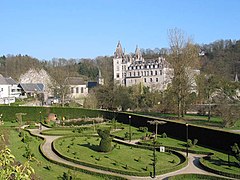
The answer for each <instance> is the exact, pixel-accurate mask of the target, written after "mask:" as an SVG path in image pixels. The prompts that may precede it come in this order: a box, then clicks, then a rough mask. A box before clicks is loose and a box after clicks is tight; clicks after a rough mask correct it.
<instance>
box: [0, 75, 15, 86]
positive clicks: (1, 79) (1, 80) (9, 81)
mask: <svg viewBox="0 0 240 180" xmlns="http://www.w3.org/2000/svg"><path fill="white" fill-rule="evenodd" d="M0 84H1V85H6V84H10V85H13V84H17V83H16V81H14V80H13V79H12V78H11V77H9V78H5V77H3V76H2V75H1V76H0Z"/></svg>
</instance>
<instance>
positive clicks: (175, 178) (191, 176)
mask: <svg viewBox="0 0 240 180" xmlns="http://www.w3.org/2000/svg"><path fill="white" fill-rule="evenodd" d="M168 179H169V180H180V179H209V180H227V178H222V177H217V176H210V175H205V174H180V175H176V176H171V177H169V178H168Z"/></svg>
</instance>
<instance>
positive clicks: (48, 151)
mask: <svg viewBox="0 0 240 180" xmlns="http://www.w3.org/2000/svg"><path fill="white" fill-rule="evenodd" d="M46 129H49V128H46V127H45V126H42V128H41V130H40V129H30V131H31V133H32V134H34V135H36V136H39V137H43V138H44V139H45V140H46V142H45V143H44V144H43V146H42V150H43V152H44V154H45V155H46V156H47V158H48V159H52V160H54V161H57V162H60V163H63V164H67V165H70V166H73V167H76V168H81V169H84V170H88V171H93V172H98V173H101V174H109V175H115V176H120V177H124V178H126V179H132V180H137V179H144V180H145V179H146V180H150V179H152V178H151V177H138V176H128V175H122V174H118V173H113V172H109V171H104V170H99V169H94V168H90V167H87V166H82V165H79V164H76V163H73V162H70V161H67V160H65V159H63V158H61V157H59V156H58V155H57V154H55V153H54V152H53V150H52V146H51V144H52V142H53V141H54V140H56V139H58V138H60V137H61V136H47V135H42V134H40V132H41V131H43V130H46ZM136 142H137V141H131V144H133V143H136ZM202 156H204V155H196V154H191V153H189V157H188V158H189V162H188V165H187V166H186V167H184V168H182V169H180V170H178V171H174V172H170V173H167V174H163V175H159V176H156V178H155V179H168V177H170V176H174V175H178V174H192V173H193V174H205V175H212V176H218V177H222V176H219V175H216V174H213V173H210V172H207V171H205V170H203V169H201V167H200V165H199V158H200V157H202ZM229 179H230V178H229Z"/></svg>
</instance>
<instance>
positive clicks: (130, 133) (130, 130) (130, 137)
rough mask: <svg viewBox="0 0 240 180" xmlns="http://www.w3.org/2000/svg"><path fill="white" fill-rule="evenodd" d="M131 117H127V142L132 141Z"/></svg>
mask: <svg viewBox="0 0 240 180" xmlns="http://www.w3.org/2000/svg"><path fill="white" fill-rule="evenodd" d="M131 118H132V117H131V116H128V121H129V141H130V142H131V140H132V129H131Z"/></svg>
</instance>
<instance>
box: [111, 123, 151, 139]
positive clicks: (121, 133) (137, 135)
mask: <svg viewBox="0 0 240 180" xmlns="http://www.w3.org/2000/svg"><path fill="white" fill-rule="evenodd" d="M122 128H123V129H122V130H121V131H116V132H113V133H111V134H112V135H114V136H117V137H120V138H124V139H129V136H126V134H129V126H128V125H122ZM131 132H132V140H134V139H141V138H142V137H143V136H145V135H146V133H144V132H141V131H139V128H136V127H133V126H131ZM148 134H152V133H149V132H148Z"/></svg>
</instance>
